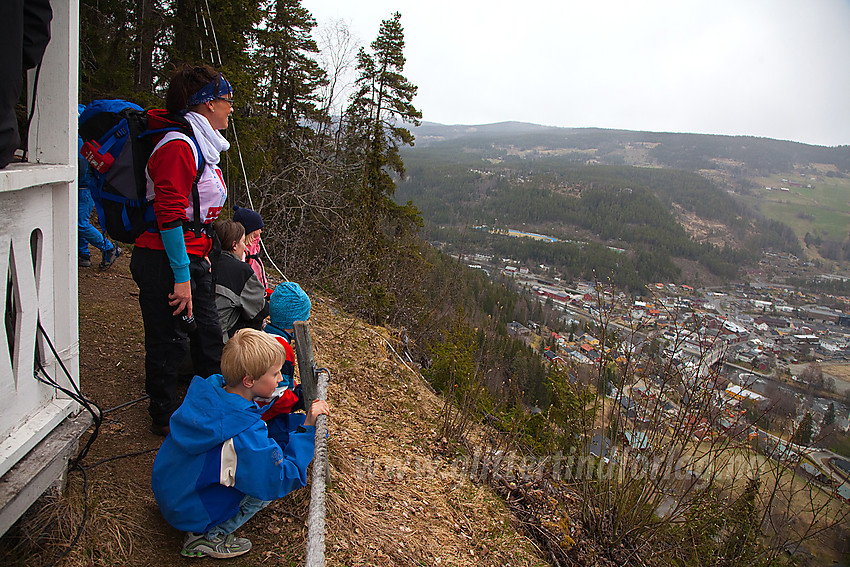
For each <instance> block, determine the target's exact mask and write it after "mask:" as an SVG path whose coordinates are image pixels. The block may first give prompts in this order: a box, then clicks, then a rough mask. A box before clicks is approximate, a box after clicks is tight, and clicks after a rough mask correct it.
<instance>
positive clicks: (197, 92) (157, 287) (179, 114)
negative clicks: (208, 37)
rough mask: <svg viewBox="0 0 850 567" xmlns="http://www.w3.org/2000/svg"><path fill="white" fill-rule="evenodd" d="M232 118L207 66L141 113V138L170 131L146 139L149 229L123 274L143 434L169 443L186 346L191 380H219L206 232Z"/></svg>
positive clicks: (181, 77)
mask: <svg viewBox="0 0 850 567" xmlns="http://www.w3.org/2000/svg"><path fill="white" fill-rule="evenodd" d="M232 112H233V89H232V87H231V86H230V83H228V82H227V80H226V79H225V78H224V77H223V76H222V75H221V74H220V73H218V72H217V71H215V70H214V69H212V68H211V67H209V66H204V67H187V68H184V69H181V70H180V71H178V72H177V73H176V74H175V75H174V77H173V78H172V79H171V82H170V84H169V86H168V92H167V94H166V109H165V110H152V111H150V112H148V127H149V129H150V130H158V129H161V128H165V129H169V131H168V132H166V133H165V134H160V135H158V136H156V135H155V136H154V139H153V141H154V143H155V144H156V145H155V147H154V150H153V153H152V154H151V157H150V159H149V160H148V164H147V169H146V174H147V190H148V194H147V199H148V200H149V201H150V200H153V210H154V214H155V216H156V228H155V229H150V230H147V231H145V232H143V233H142V234H141V235H140V236H139V237H138V238H136V241H135V247H134V249H133V256H132V258H131V260H130V271H131V272H132V274H133V279H134V280H135V281H136V284H137V285H138V286H139V306H140V307H141V311H142V319H143V320H144V325H145V390H146V391H147V393H148V395H149V396H150V406H149V408H148V411H149V413H150V416H151V419H152V421H153V425H152V427H151V431H152V432H153V433H155V434H159V435H166V434H168V432H169V426H168V422H169V419H170V417H171V414H172V413H173V412H174V410H176V409H177V407H178V406H179V405H180V399H179V397H178V395H177V381H178V367H179V366H180V362H181V360H182V359H183V357H184V355H185V348H186V340H187V338H188V339H189V343H190V351H191V355H192V363H193V366H194V371H195V373H196V374H199V375H201V376H204V377H206V376H210V375H212V374H217V373H219V372H220V365H221V350H222V346H223V345H222V340H221V338H222V334H221V327H220V326H219V320H218V313H217V310H216V304H215V285H214V282H213V274H212V268H213V265H214V264H215V262H216V260H217V255H218V253H219V251H220V248H219V247H218V246H215V245H214V244H217V243H218V240H217V238H215V233H214V231H213V230H212V228H211V226H212V223H213V221H215V220H216V218H217V217H218V214H219V212H220V211H221V209H222V207H223V206H224V201H225V198H226V197H227V189H226V187H225V185H224V179H223V177H222V175H221V170H220V169H219V167H218V163H219V160H220V153H221V152H223V151H226V150H227V149H229V148H230V144H229V143H228V141H227V140H226V139H225V138H224V137H223V136H222V135H221V133H220V132H219V130H224V129H226V128H227V125H228V119H229V116H230V114H231V113H232ZM175 127H178V129H177V130H175Z"/></svg>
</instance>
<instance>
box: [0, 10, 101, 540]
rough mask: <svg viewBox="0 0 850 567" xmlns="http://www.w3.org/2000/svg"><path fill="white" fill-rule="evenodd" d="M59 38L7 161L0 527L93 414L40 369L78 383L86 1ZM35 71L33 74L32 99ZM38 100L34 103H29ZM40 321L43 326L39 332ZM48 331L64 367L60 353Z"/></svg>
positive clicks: (53, 471)
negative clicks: (20, 149)
mask: <svg viewBox="0 0 850 567" xmlns="http://www.w3.org/2000/svg"><path fill="white" fill-rule="evenodd" d="M51 6H52V8H53V21H52V23H51V40H50V43H49V44H48V46H47V50H46V52H45V55H44V60H43V63H42V68H41V74H40V79H39V84H38V90H37V97H36V104H35V113H34V118H33V121H32V124H31V126H30V131H29V163H25V164H11V165H9V166H8V167H6V168H5V169H2V170H0V217H2V221H0V298H2V299H3V302H2V306H3V311H4V322H5V324H0V475H2V479H0V534H3V533H5V532H6V531H7V529H8V528H9V527H10V526H11V525H12V524H13V523H14V522H15V520H17V518H18V517H19V516H20V515H21V514H22V513H23V512H24V511H26V509H27V508H28V507H29V506H30V505H31V504H32V503H33V502H34V501H35V500H36V499H37V498H38V497H39V496H40V495H41V494H42V493H43V492H44V490H45V489H47V488H48V487H49V486H50V485H51V484H53V483H55V482H56V481H57V480H58V479H61V478H63V475H64V473H65V470H66V468H67V463H68V459H69V457H72V456H73V455H74V454H75V451H76V449H77V446H78V439H79V436H80V434H81V432H82V431H83V430H84V429H85V428H86V427H87V426H88V423H89V422H90V416H88V414H87V413H85V412H81V411H80V406H79V404H77V403H76V402H75V401H73V400H72V399H70V397H69V396H67V395H65V394H63V393H61V392H60V391H59V390H58V389H56V388H54V387H52V386H48V385H46V384H44V383H41V382H39V381H37V380H36V379H35V377H34V373H35V370H36V368H37V365H38V363H37V362H36V361H39V362H40V364H42V365H43V366H44V368H45V370H46V372H47V374H49V375H50V376H51V377H53V378H54V379H55V380H56V381H57V382H59V384H61V385H62V386H63V387H65V388H68V389H73V388H72V385H71V381H74V382H75V383H76V384H79V337H78V326H77V251H76V248H77V244H76V243H77V188H76V176H77V171H76V152H77V145H76V144H77V142H76V129H77V109H76V104H77V65H78V60H79V56H78V54H79V46H78V42H79V33H78V27H79V17H78V0H52V2H51ZM33 79H34V72H33V71H31V72H30V74H29V81H28V85H27V87H26V88H27V91H28V95H29V96H28V98H29V99H30V102H31V99H32V83H33ZM28 106H29V104H28ZM39 323H40V325H41V327H43V329H44V331H45V332H44V333H42V332H40V331H38V326H39ZM44 335H47V337H49V340H50V342H52V344H53V346H54V348H55V350H56V352H57V353H58V355H59V358H60V359H61V361H62V363H63V364H64V366H65V368H66V369H67V370H68V373H69V374H70V379H69V378H68V377H67V376H66V375H65V373H64V371H63V369H62V368H61V366H60V364H59V363H58V362H57V360H56V357H55V356H54V354H53V353H52V352H51V349H50V347H49V345H48V341H47V340H46V339H45V336H44Z"/></svg>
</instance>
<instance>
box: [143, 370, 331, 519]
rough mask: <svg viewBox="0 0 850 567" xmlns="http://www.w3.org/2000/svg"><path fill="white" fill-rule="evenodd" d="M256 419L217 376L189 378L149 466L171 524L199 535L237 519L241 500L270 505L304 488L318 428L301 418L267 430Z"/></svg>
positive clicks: (250, 406) (283, 418)
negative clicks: (268, 502)
mask: <svg viewBox="0 0 850 567" xmlns="http://www.w3.org/2000/svg"><path fill="white" fill-rule="evenodd" d="M260 414H261V410H260V408H259V407H257V404H255V403H254V402H250V401H248V400H246V399H245V398H243V397H242V396H239V395H237V394H231V393H229V392H227V391H226V390H225V389H224V379H223V378H222V376H221V375H220V374H214V375H212V376H210V377H209V378H207V379H203V378H201V377H200V376H195V378H194V379H193V380H192V383H191V384H190V385H189V390H188V391H187V392H186V398H185V399H184V400H183V404H182V405H181V406H180V407H179V408H178V409H177V411H176V412H174V415H172V416H171V421H170V424H169V425H170V427H171V433H170V434H169V435H168V436H167V437H166V438H165V441H164V442H163V444H162V447H160V449H159V452H158V453H157V455H156V459H155V460H154V464H153V475H152V478H151V486H152V488H153V493H154V496H155V497H156V501H157V504H159V508H160V510H161V511H162V515H163V516H164V517H165V519H166V520H167V521H168V523H169V524H171V525H172V526H174V527H175V528H177V529H178V530H182V531H186V532H195V533H203V532H206V531H207V530H209V529H210V528H212V527H214V526H216V525H218V524H220V523H222V522H224V521H225V520H228V519H230V518H232V517H233V516H235V515H236V514H237V513H238V511H239V503H240V502H241V501H242V498H243V497H244V496H245V495H246V494H249V495H251V496H254V497H256V498H260V499H262V500H274V499H276V498H281V497H283V496H285V495H286V494H288V493H289V492H291V491H292V490H294V489H296V488H299V487H301V486H304V485H305V484H306V483H307V467H308V465H309V464H310V461H312V460H313V453H314V451H315V436H316V428H315V427H306V426H303V423H304V417H305V416H304V415H300V414H284V415H280V416H278V417H275V418H274V419H272V420H270V422H269V424H268V426H267V425H266V422H264V421H263V420H262V419H261V418H260ZM299 426H301V427H299Z"/></svg>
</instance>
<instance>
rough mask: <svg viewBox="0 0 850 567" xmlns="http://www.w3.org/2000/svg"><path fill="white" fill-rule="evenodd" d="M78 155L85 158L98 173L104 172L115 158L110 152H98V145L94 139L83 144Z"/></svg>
mask: <svg viewBox="0 0 850 567" xmlns="http://www.w3.org/2000/svg"><path fill="white" fill-rule="evenodd" d="M80 155H82V156H83V157H84V158H86V161H87V162H89V163H90V164H91V166H92V167H93V168H94V169H95V170H96V171H97V172H98V173H106V172H107V171H109V168H110V167H112V164H113V163H114V162H115V158H114V157H112V156H111V155H110V154H108V153H106V154H102V153H100V145H98V143H97V142H95V141H94V140H90V141H88V142H86V143H85V144H83V147H82V149H80Z"/></svg>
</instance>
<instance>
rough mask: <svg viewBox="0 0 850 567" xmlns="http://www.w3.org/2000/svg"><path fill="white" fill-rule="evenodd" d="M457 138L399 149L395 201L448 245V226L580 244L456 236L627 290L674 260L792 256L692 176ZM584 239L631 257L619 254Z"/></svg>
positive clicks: (715, 268) (712, 266)
mask: <svg viewBox="0 0 850 567" xmlns="http://www.w3.org/2000/svg"><path fill="white" fill-rule="evenodd" d="M456 142H457V140H455V141H451V142H446V143H445V145H444V144H435V145H432V146H430V147H427V148H417V149H414V150H410V151H408V152H406V154H405V159H406V163H407V172H408V176H407V178H406V180H405V181H404V182H402V183H400V185H399V190H398V194H397V199H398V200H399V201H403V200H408V199H409V200H411V201H412V202H413V203H414V204H415V205H416V206H417V207H419V208H420V210H421V211H422V213H423V217H424V218H425V219H426V220H427V221H428V223H429V230H430V234H431V235H432V236H433V237H434V238H435V239H440V240H447V241H449V242H457V238H456V237H455V236H453V234H452V232H451V227H454V229H458V228H459V227H464V226H479V225H487V226H494V227H497V228H499V227H514V228H516V227H520V226H524V227H531V228H534V229H536V230H539V231H542V232H544V233H545V234H547V235H550V236H553V237H557V238H560V239H566V240H577V241H581V242H582V244H581V245H580V244H578V243H573V244H569V243H567V244H563V243H559V244H544V243H540V242H516V241H512V240H513V239H505V238H504V237H498V236H491V235H483V234H478V235H469V231H466V234H465V237H464V242H465V243H466V245H475V246H476V247H479V248H480V247H484V248H489V249H490V250H492V251H493V252H496V253H498V254H500V255H502V256H503V257H504V256H510V257H512V258H516V259H519V260H528V261H532V262H534V263H538V262H542V263H545V264H547V265H552V266H555V267H556V268H558V269H560V270H561V271H562V272H563V273H566V274H572V275H574V276H581V277H592V276H593V274H594V273H595V274H596V275H597V276H601V277H605V278H607V277H610V278H612V281H614V282H615V283H617V284H618V285H624V286H629V287H631V288H632V289H638V288H640V287H642V285H643V284H645V283H647V282H649V281H654V280H668V281H670V280H676V279H677V278H679V276H680V272H679V269H678V268H677V266H676V265H675V264H674V262H673V259H675V258H682V259H686V260H693V261H697V262H699V263H700V264H702V265H703V266H704V267H705V268H706V269H707V270H708V271H710V272H711V273H712V274H714V275H716V276H718V277H722V278H724V279H731V278H733V277H735V275H736V273H737V270H738V268H739V267H740V266H742V265H745V264H747V263H749V262H753V261H755V260H756V259H757V258H758V255H759V252H760V251H761V250H762V249H767V248H772V249H776V250H783V251H788V252H792V253H795V254H799V253H801V248H800V245H799V243H798V242H797V238H796V236H795V235H794V233H793V231H791V230H790V229H789V228H788V227H785V226H783V225H782V224H780V223H777V222H773V221H769V220H766V219H763V218H761V217H759V216H758V215H756V214H754V213H753V212H752V211H749V210H747V208H745V207H743V206H741V205H740V204H739V203H738V202H737V201H736V200H735V199H733V198H732V197H731V196H730V195H729V194H728V193H727V192H726V191H724V190H722V189H720V188H719V187H717V186H716V185H715V184H714V183H712V182H711V181H709V180H708V179H706V178H704V177H702V176H700V175H697V174H695V173H691V172H688V171H684V170H677V169H663V168H657V167H656V168H649V167H633V166H614V165H585V164H584V163H583V162H582V163H577V159H576V157H575V156H572V155H571V156H551V155H539V154H536V155H534V156H529V155H526V156H522V155H518V154H520V153H522V152H520V151H519V150H515V151H514V152H513V153H508V152H507V151H500V152H496V153H497V154H498V157H488V156H494V155H496V154H494V153H493V150H492V149H490V150H488V149H482V148H481V146H475V147H466V148H465V149H464V151H459V148H457V147H456V146H455V144H456ZM585 160H586V156H585ZM677 211H678V212H679V213H684V214H690V215H692V216H694V217H696V218H699V219H701V220H702V221H708V222H711V223H714V224H719V225H722V226H723V228H724V231H725V233H726V235H727V236H726V238H725V239H724V241H723V243H722V244H712V243H710V242H707V241H704V240H702V239H699V238H695V237H693V235H691V234H689V233H688V231H686V230H685V228H684V227H683V226H682V224H680V222H679V220H678V216H677ZM440 227H442V228H440ZM447 227H448V231H447ZM584 242H588V243H592V242H596V243H600V244H606V245H610V246H612V247H616V248H625V249H628V250H629V251H630V253H629V254H627V255H625V256H624V255H621V254H619V253H618V252H617V251H612V250H610V249H608V248H606V247H605V246H593V245H588V246H584V244H583V243H584Z"/></svg>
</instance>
